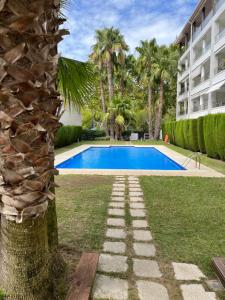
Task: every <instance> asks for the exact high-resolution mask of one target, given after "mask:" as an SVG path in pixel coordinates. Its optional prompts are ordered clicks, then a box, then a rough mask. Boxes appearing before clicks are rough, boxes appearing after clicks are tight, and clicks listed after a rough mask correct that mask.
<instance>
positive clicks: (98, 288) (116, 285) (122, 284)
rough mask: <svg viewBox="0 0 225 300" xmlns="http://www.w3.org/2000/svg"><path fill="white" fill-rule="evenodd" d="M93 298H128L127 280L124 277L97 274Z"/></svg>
mask: <svg viewBox="0 0 225 300" xmlns="http://www.w3.org/2000/svg"><path fill="white" fill-rule="evenodd" d="M93 291H94V292H93V299H94V300H95V299H112V300H128V282H127V280H124V279H119V278H114V277H109V276H104V275H97V276H96V279H95V284H94V287H93Z"/></svg>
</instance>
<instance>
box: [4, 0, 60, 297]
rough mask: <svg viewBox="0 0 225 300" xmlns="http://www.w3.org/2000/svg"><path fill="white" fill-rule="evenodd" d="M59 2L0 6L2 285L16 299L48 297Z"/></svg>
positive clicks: (57, 112) (57, 110)
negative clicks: (48, 213) (47, 215)
mask: <svg viewBox="0 0 225 300" xmlns="http://www.w3.org/2000/svg"><path fill="white" fill-rule="evenodd" d="M59 5H60V4H59V1H55V0H46V1H39V0H34V1H32V2H31V1H28V0H24V1H22V2H20V1H14V2H11V1H3V4H2V5H0V22H1V24H2V28H3V29H2V30H3V33H4V36H5V38H3V39H2V40H1V51H0V61H1V68H0V85H1V91H0V97H1V102H0V156H1V164H0V172H1V175H2V180H3V181H2V182H1V187H0V212H1V214H2V217H1V224H2V228H1V232H2V234H1V235H2V238H1V240H2V241H1V243H2V249H1V255H2V259H1V262H0V264H1V269H2V277H3V278H2V281H1V286H2V288H3V289H5V291H6V292H7V293H8V294H9V295H12V299H17V300H20V299H23V300H25V299H27V300H28V299H29V300H30V299H38V300H39V299H51V297H47V296H46V295H45V294H46V293H47V289H48V286H49V282H50V281H51V278H50V276H49V244H48V237H47V233H48V230H47V220H46V218H47V217H45V216H46V214H45V213H46V210H47V207H48V202H49V201H50V200H52V199H54V194H53V193H52V192H51V178H52V176H53V174H54V170H53V167H52V166H53V165H54V147H53V141H54V136H55V133H56V132H57V130H58V128H59V116H60V107H61V100H60V98H59V94H58V92H57V90H56V81H57V55H56V54H57V51H56V49H57V44H58V42H59V41H60V40H61V38H62V35H63V34H65V31H63V30H58V28H59V24H60V23H62V19H59V16H58V11H59ZM0 180H1V179H0ZM43 216H44V217H43ZM14 295H16V296H14ZM13 297H14V298H13Z"/></svg>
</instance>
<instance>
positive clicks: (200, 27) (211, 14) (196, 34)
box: [192, 1, 223, 41]
mask: <svg viewBox="0 0 225 300" xmlns="http://www.w3.org/2000/svg"><path fill="white" fill-rule="evenodd" d="M222 2H223V1H222ZM212 17H213V11H211V12H210V13H209V14H208V16H207V17H206V18H205V20H204V21H203V22H202V23H201V24H200V25H199V26H198V27H196V30H195V32H194V33H193V37H192V40H193V41H194V40H196V38H197V37H198V36H199V34H200V33H201V32H202V30H203V29H204V28H205V27H206V25H207V24H208V23H209V21H210V20H211V19H212Z"/></svg>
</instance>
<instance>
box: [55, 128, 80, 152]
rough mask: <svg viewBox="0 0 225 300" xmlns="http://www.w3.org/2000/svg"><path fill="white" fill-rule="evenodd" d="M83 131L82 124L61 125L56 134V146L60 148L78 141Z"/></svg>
mask: <svg viewBox="0 0 225 300" xmlns="http://www.w3.org/2000/svg"><path fill="white" fill-rule="evenodd" d="M81 132H82V127H81V126H62V127H60V128H59V130H58V132H57V134H56V138H55V147H56V148H60V147H64V146H68V145H71V144H73V143H75V142H77V141H78V140H79V139H80V137H81Z"/></svg>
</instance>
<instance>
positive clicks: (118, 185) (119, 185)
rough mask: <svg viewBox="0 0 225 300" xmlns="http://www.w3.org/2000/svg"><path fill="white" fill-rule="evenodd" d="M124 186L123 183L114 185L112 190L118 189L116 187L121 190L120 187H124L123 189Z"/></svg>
mask: <svg viewBox="0 0 225 300" xmlns="http://www.w3.org/2000/svg"><path fill="white" fill-rule="evenodd" d="M125 186H126V185H125V184H124V183H114V184H113V187H114V188H118V187H119V188H121V187H124V188H125Z"/></svg>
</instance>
